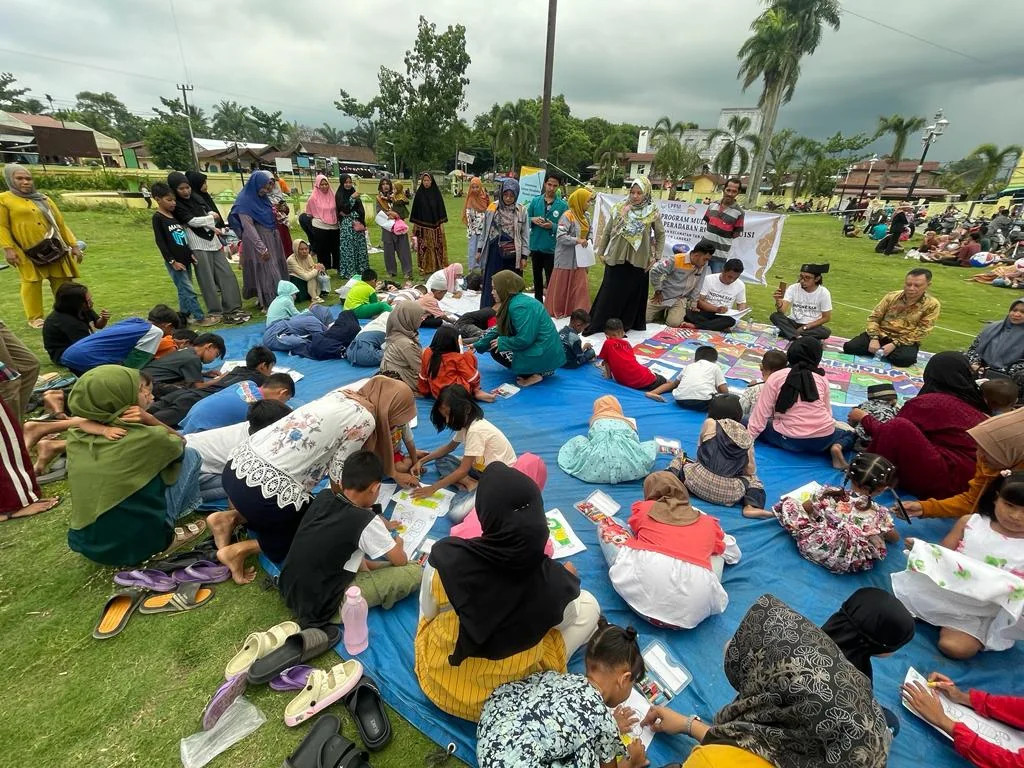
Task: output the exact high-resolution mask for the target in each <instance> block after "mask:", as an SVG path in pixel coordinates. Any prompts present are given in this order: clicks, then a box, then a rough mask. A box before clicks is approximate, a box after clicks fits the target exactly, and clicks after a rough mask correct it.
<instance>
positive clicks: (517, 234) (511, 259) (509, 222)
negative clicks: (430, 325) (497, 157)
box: [476, 179, 530, 309]
mask: <svg viewBox="0 0 1024 768" xmlns="http://www.w3.org/2000/svg"><path fill="white" fill-rule="evenodd" d="M518 199H519V182H518V181H516V180H515V179H504V180H503V181H502V182H501V190H500V192H499V194H498V199H497V200H495V201H494V202H493V203H491V204H490V205H489V206H488V207H487V213H486V214H485V215H484V227H483V231H482V232H481V234H480V237H479V238H478V239H477V246H476V247H477V256H478V259H479V261H480V265H481V267H482V268H483V271H484V275H483V278H484V279H483V286H482V288H481V292H480V309H484V308H486V307H490V306H493V305H494V298H493V295H492V292H491V288H492V286H491V281H492V280H493V279H494V276H495V275H496V274H497V273H498V272H501V271H502V270H509V271H511V272H515V273H516V274H519V275H522V274H523V266H524V265H525V264H526V259H527V257H528V256H529V255H530V241H529V232H528V230H527V225H526V208H525V206H522V205H519V203H517V202H516V200H518Z"/></svg>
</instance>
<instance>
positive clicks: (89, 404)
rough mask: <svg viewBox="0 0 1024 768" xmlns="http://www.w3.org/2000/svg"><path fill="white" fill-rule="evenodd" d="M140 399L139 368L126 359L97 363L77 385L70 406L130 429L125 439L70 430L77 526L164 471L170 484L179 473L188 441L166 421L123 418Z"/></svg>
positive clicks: (93, 418) (92, 417) (73, 518)
mask: <svg viewBox="0 0 1024 768" xmlns="http://www.w3.org/2000/svg"><path fill="white" fill-rule="evenodd" d="M138 401H139V372H138V371H137V370H135V369H133V368H124V367H122V366H120V365H101V366H99V367H98V368H93V369H92V370H91V371H88V372H86V373H85V375H83V376H82V378H80V379H79V380H78V381H77V382H76V383H75V386H74V387H73V388H72V389H71V396H70V397H69V398H68V406H69V407H70V408H71V412H72V413H73V414H75V416H80V417H82V418H83V419H89V420H90V421H96V422H99V423H100V424H104V425H107V426H116V427H121V428H123V429H125V430H126V431H127V434H126V435H125V436H124V437H122V438H121V439H120V440H108V439H107V438H105V437H103V436H102V435H87V434H86V433H85V432H83V431H82V430H80V429H72V430H70V431H69V432H68V441H67V455H68V482H69V483H70V485H71V506H72V509H71V528H72V529H73V530H81V529H82V528H85V527H86V526H89V525H91V524H92V523H94V522H96V520H97V519H99V517H100V516H101V515H103V514H104V513H106V512H108V511H110V509H112V508H113V507H116V506H117V505H118V504H120V503H121V502H122V501H124V500H125V499H127V498H128V497H129V496H131V495H132V494H133V493H135V492H136V491H138V490H140V489H142V488H143V487H144V486H145V485H147V484H148V483H149V482H150V481H151V480H152V479H153V478H154V477H156V476H157V475H158V474H160V475H161V478H162V479H163V481H164V482H165V483H167V484H170V483H173V482H174V480H175V479H177V474H178V469H179V467H178V465H177V464H175V465H174V466H173V467H171V466H169V465H170V464H172V463H173V462H176V461H177V460H178V459H180V458H181V455H182V453H184V450H185V442H184V441H183V440H182V439H181V438H179V437H176V436H175V435H172V434H170V433H169V432H167V430H165V429H164V428H163V427H147V426H145V425H144V424H136V423H130V422H126V421H122V420H121V419H120V416H121V414H123V413H124V412H125V411H126V410H127V409H128V408H130V407H131V406H133V405H138Z"/></svg>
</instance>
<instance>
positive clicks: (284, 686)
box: [270, 664, 313, 691]
mask: <svg viewBox="0 0 1024 768" xmlns="http://www.w3.org/2000/svg"><path fill="white" fill-rule="evenodd" d="M312 671H313V668H312V667H311V666H309V665H307V664H298V665H296V666H294V667H288V669H286V670H285V671H284V672H282V673H281V674H280V675H278V676H277V677H275V678H274V679H273V680H271V681H270V688H271V690H274V691H301V690H302V689H303V688H305V687H306V681H308V680H309V673H310V672H312Z"/></svg>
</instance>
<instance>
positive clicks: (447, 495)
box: [394, 485, 455, 517]
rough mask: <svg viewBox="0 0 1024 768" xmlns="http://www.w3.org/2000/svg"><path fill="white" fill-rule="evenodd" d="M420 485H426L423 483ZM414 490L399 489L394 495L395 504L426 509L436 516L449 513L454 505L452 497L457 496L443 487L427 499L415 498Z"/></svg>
mask: <svg viewBox="0 0 1024 768" xmlns="http://www.w3.org/2000/svg"><path fill="white" fill-rule="evenodd" d="M420 487H421V488H422V487H424V486H422V485H421V486H420ZM414 490H415V489H414V488H403V489H402V490H400V491H398V492H397V493H396V494H395V495H394V501H395V506H399V505H404V506H408V507H416V508H418V509H425V510H428V511H430V512H431V513H433V515H434V517H441V516H442V515H447V514H448V510H449V509H451V506H452V499H454V498H455V494H454V493H453V492H452V491H449V490H447V489H446V488H442V489H441V490H439V491H434V492H433V493H432V494H431V495H430V496H427V497H426V498H425V499H414V498H412V495H411V494H412V492H413V491H414Z"/></svg>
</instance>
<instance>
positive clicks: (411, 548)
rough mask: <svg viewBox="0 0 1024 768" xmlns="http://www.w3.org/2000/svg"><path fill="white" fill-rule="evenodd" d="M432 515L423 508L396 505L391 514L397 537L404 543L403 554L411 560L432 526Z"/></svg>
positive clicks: (433, 518) (428, 510)
mask: <svg viewBox="0 0 1024 768" xmlns="http://www.w3.org/2000/svg"><path fill="white" fill-rule="evenodd" d="M434 520H435V517H434V513H433V512H432V511H431V510H430V509H425V508H423V507H409V506H406V505H405V504H396V505H395V511H394V512H392V513H391V521H392V522H395V523H398V524H399V528H398V535H399V536H401V537H402V541H403V542H404V543H405V553H406V554H407V555H409V557H410V558H411V557H412V556H413V555H414V554H415V552H416V550H417V549H419V548H420V545H421V544H422V543H423V540H424V539H425V538H426V537H427V534H428V533H430V528H431V526H433V525H434Z"/></svg>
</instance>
